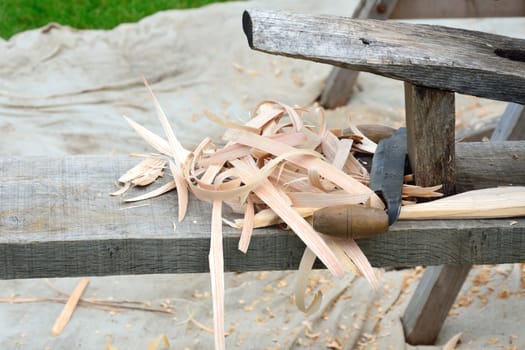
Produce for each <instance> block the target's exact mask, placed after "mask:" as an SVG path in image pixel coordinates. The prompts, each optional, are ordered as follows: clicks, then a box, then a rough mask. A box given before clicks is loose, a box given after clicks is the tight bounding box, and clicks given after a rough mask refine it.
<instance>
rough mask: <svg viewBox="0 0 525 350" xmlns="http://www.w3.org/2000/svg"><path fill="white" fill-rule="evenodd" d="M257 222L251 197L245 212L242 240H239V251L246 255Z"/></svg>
mask: <svg viewBox="0 0 525 350" xmlns="http://www.w3.org/2000/svg"><path fill="white" fill-rule="evenodd" d="M254 221H255V208H254V207H253V202H252V200H251V198H250V197H248V200H247V202H246V211H245V212H244V221H243V225H242V232H241V238H240V239H239V250H240V251H241V252H243V253H244V254H246V252H247V251H248V246H249V245H250V239H251V237H252V232H253V225H254Z"/></svg>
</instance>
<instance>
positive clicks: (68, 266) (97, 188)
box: [0, 143, 525, 279]
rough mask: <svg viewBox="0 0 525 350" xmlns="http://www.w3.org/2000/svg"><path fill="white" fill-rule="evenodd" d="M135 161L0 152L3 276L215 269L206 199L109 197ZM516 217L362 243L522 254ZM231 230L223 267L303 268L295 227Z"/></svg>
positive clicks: (391, 257) (407, 260)
mask: <svg viewBox="0 0 525 350" xmlns="http://www.w3.org/2000/svg"><path fill="white" fill-rule="evenodd" d="M524 149H525V143H523V144H522V150H524ZM522 152H523V151H522ZM136 163H137V160H136V159H130V158H128V157H126V156H68V157H64V158H32V157H27V158H26V157H11V158H0V198H2V200H1V201H0V262H1V264H0V279H13V278H38V277H68V276H69V277H72V276H90V275H91V276H95V275H96V276H103V275H121V274H153V273H188V272H206V271H208V262H207V256H208V251H209V235H210V217H211V210H210V205H209V204H208V203H203V202H200V201H197V200H194V199H193V198H192V200H191V201H190V204H189V208H188V217H187V218H186V219H185V220H184V221H183V222H181V223H178V222H176V217H177V205H176V193H168V194H165V195H164V196H162V197H160V198H156V199H152V200H147V201H144V202H139V203H133V204H124V203H122V202H121V199H120V198H116V197H110V196H108V193H110V192H112V191H114V190H115V189H116V186H115V182H116V179H117V178H118V177H119V176H120V175H121V174H122V173H123V172H125V171H126V170H127V169H128V168H129V167H131V166H132V165H134V164H136ZM147 190H149V189H147ZM144 191H146V189H142V190H139V189H136V190H135V192H134V194H133V195H135V194H137V192H140V193H143V192H144ZM225 217H229V218H231V217H232V216H231V215H230V214H227V213H226V214H225ZM512 221H513V220H510V219H508V220H461V221H425V222H408V221H407V222H398V223H396V224H395V225H394V226H392V227H391V229H390V232H389V233H388V234H385V235H383V236H380V237H375V238H373V239H363V240H360V241H359V245H360V246H361V247H362V249H363V251H364V252H365V254H366V255H367V256H368V258H369V259H370V261H371V263H372V264H373V265H374V266H415V265H421V264H423V265H432V264H442V263H449V264H466V263H468V264H471V263H474V264H482V263H487V264H489V263H505V262H516V261H525V219H517V220H516V223H515V224H512ZM174 223H175V225H176V228H175V229H174ZM224 234H225V238H224V251H225V252H224V256H225V269H226V271H250V270H287V269H296V268H297V266H298V264H299V261H300V258H301V255H302V251H303V249H304V245H303V243H302V242H301V241H300V240H299V239H298V238H297V237H296V236H295V235H293V234H291V233H290V232H287V231H283V230H281V229H279V228H268V229H264V230H256V233H255V235H254V237H253V238H252V243H251V245H250V249H249V250H248V254H247V255H244V254H242V253H241V252H239V251H238V250H237V244H238V239H239V232H238V231H237V230H234V229H231V228H229V227H227V226H225V227H224Z"/></svg>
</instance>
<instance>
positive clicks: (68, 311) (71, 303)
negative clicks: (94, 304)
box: [51, 278, 89, 336]
mask: <svg viewBox="0 0 525 350" xmlns="http://www.w3.org/2000/svg"><path fill="white" fill-rule="evenodd" d="M88 284H89V279H87V278H83V279H81V280H80V281H79V282H78V284H77V286H76V287H75V289H74V290H73V293H71V295H70V296H69V299H68V300H67V302H66V305H65V306H64V308H63V309H62V312H61V313H60V315H59V316H58V318H57V320H56V321H55V324H54V325H53V328H52V329H51V335H53V336H57V335H59V334H60V333H62V331H63V330H64V328H65V327H66V325H67V323H68V322H69V320H70V319H71V316H72V315H73V312H74V311H75V308H76V307H77V304H78V301H79V300H80V297H81V296H82V293H84V290H85V289H86V287H87V286H88Z"/></svg>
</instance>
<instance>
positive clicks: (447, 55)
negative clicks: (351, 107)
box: [243, 10, 525, 104]
mask: <svg viewBox="0 0 525 350" xmlns="http://www.w3.org/2000/svg"><path fill="white" fill-rule="evenodd" d="M243 28H244V32H245V34H246V37H247V39H248V44H249V45H250V47H251V48H252V49H255V50H259V51H263V52H267V53H272V54H278V55H284V56H290V57H295V58H302V59H306V60H311V61H317V62H321V63H328V64H331V65H335V66H339V67H343V68H349V69H354V70H359V71H366V72H371V73H375V74H379V75H383V76H386V77H390V78H394V79H400V80H403V81H408V82H410V83H412V84H414V85H421V86H427V87H431V88H437V89H443V90H449V91H455V92H459V93H463V94H468V95H474V96H480V97H486V98H490V99H496V100H503V101H509V102H516V103H521V104H525V94H523V86H525V69H524V67H525V66H524V62H525V40H521V39H515V38H510V37H505V36H500V35H493V34H488V33H482V32H476V31H468V30H462V29H454V28H448V27H443V26H431V25H416V24H407V23H398V22H390V21H376V20H360V19H352V18H347V17H338V16H323V15H319V16H312V15H303V14H295V13H288V12H280V11H267V10H249V11H245V12H244V14H243ZM502 81H504V82H505V88H502V87H501V82H502Z"/></svg>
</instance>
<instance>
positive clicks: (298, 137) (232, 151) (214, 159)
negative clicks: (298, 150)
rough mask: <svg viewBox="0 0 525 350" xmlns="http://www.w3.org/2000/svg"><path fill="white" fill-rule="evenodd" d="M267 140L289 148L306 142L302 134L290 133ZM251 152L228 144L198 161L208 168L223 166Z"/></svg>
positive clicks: (249, 148) (248, 149)
mask: <svg viewBox="0 0 525 350" xmlns="http://www.w3.org/2000/svg"><path fill="white" fill-rule="evenodd" d="M267 137H268V138H270V139H272V140H277V141H281V142H283V143H286V144H287V145H290V146H298V145H301V144H303V143H304V142H305V141H306V135H305V134H303V133H297V132H296V133H291V134H274V135H268V136H267ZM251 151H252V148H251V147H249V146H245V145H240V144H230V145H227V146H226V147H224V148H223V149H220V150H218V151H217V152H215V153H214V154H212V155H211V156H209V157H207V158H201V159H199V165H200V166H209V165H216V164H224V163H225V162H226V161H228V160H230V159H235V158H242V157H244V156H247V155H249V154H250V152H251Z"/></svg>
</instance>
